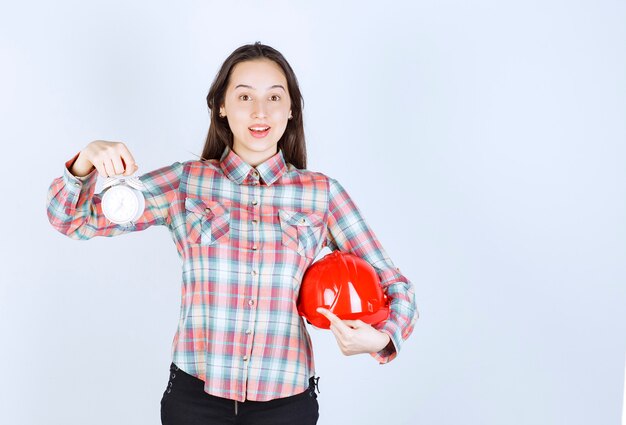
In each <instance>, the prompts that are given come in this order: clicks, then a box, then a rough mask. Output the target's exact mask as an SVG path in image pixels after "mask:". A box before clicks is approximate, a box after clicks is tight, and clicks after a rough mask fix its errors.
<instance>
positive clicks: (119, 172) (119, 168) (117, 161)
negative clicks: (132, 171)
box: [111, 157, 124, 176]
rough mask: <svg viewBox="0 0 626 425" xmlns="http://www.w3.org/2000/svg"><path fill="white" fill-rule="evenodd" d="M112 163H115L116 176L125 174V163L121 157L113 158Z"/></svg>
mask: <svg viewBox="0 0 626 425" xmlns="http://www.w3.org/2000/svg"><path fill="white" fill-rule="evenodd" d="M111 163H112V164H113V171H114V172H115V175H116V176H117V175H122V174H124V164H123V163H122V158H121V157H113V158H111Z"/></svg>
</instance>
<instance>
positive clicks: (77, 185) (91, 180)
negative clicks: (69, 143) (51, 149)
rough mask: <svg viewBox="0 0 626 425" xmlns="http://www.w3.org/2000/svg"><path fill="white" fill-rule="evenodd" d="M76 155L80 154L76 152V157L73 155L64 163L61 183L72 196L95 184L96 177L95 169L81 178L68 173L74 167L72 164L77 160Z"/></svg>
mask: <svg viewBox="0 0 626 425" xmlns="http://www.w3.org/2000/svg"><path fill="white" fill-rule="evenodd" d="M78 155H80V152H78V153H77V154H76V155H74V157H73V158H72V159H70V160H69V161H67V162H66V163H65V170H63V182H64V183H65V187H66V188H67V191H68V192H70V193H72V194H78V193H80V191H81V189H83V188H86V189H88V188H90V187H91V186H92V185H94V184H95V183H96V181H97V177H98V173H97V170H96V168H95V167H94V168H93V170H91V172H90V173H89V174H87V175H86V176H82V177H78V176H75V175H74V174H72V173H71V172H70V168H72V165H74V162H75V161H76V158H78Z"/></svg>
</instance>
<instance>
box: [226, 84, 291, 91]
mask: <svg viewBox="0 0 626 425" xmlns="http://www.w3.org/2000/svg"><path fill="white" fill-rule="evenodd" d="M239 87H245V88H247V89H252V90H255V88H254V87H252V86H249V85H247V84H239V85H237V86H235V90H236V89H238V88H239ZM273 88H279V89H283V91H284V92H287V90H285V88H284V87H283V86H281V85H280V84H274V85H273V86H270V87H268V88H267V89H268V90H271V89H273Z"/></svg>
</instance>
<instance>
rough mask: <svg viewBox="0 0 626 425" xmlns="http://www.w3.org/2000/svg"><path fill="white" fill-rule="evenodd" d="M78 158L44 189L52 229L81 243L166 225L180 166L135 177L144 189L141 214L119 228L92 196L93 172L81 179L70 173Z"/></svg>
mask: <svg viewBox="0 0 626 425" xmlns="http://www.w3.org/2000/svg"><path fill="white" fill-rule="evenodd" d="M78 156H79V155H78V154H77V155H76V156H74V157H73V158H72V159H70V160H69V161H67V162H66V163H65V169H64V171H63V175H62V176H61V177H57V178H55V179H54V180H53V181H52V183H51V184H50V186H49V188H48V193H47V202H46V207H47V214H48V220H49V221H50V224H52V226H53V227H54V228H55V229H56V230H58V231H59V232H61V233H63V234H64V235H66V236H68V237H70V238H72V239H78V240H84V239H91V238H92V237H94V236H116V235H120V234H124V233H129V232H133V231H139V230H144V229H146V228H148V227H150V226H152V225H154V224H157V225H169V224H170V214H169V206H170V204H171V203H172V201H173V200H174V198H175V196H176V193H177V192H178V184H179V181H180V175H181V172H182V168H183V165H182V164H181V163H179V162H175V163H174V164H172V165H170V166H167V167H163V168H160V169H158V170H154V171H151V172H149V173H146V174H144V175H141V176H139V179H140V180H141V181H142V182H143V183H144V185H145V186H146V189H147V190H146V191H144V196H145V199H146V208H145V211H144V213H143V215H142V216H141V217H140V218H139V219H138V220H137V221H136V222H135V223H133V224H129V225H119V224H115V223H111V222H110V221H109V220H108V219H107V218H106V217H105V216H104V214H103V213H102V207H101V199H102V198H101V195H100V194H95V193H94V192H95V188H96V180H97V175H98V173H97V171H96V169H92V170H91V171H89V173H88V174H87V175H85V176H82V177H77V176H75V175H73V174H72V173H71V172H70V170H72V169H73V165H74V163H75V161H76V159H77V158H78Z"/></svg>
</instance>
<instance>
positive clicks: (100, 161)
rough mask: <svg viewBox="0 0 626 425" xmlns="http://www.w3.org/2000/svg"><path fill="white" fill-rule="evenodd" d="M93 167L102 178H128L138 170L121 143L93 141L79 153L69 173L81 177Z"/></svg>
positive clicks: (130, 155) (133, 159) (131, 156)
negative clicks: (120, 176)
mask: <svg viewBox="0 0 626 425" xmlns="http://www.w3.org/2000/svg"><path fill="white" fill-rule="evenodd" d="M93 167H95V168H96V170H98V173H99V174H100V175H101V176H103V177H112V176H114V175H124V176H130V175H132V174H133V173H134V172H135V171H137V169H138V168H139V167H138V166H137V164H136V163H135V158H133V155H132V154H131V153H130V151H129V150H128V148H127V147H126V145H125V144H124V143H122V142H107V141H106V140H94V141H93V142H91V143H89V144H88V145H87V146H86V147H85V149H83V150H82V151H80V154H79V155H78V158H76V161H74V164H73V165H72V168H71V169H70V172H71V173H72V174H73V175H75V176H78V177H83V176H86V175H87V174H89V173H90V172H91V171H93Z"/></svg>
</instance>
